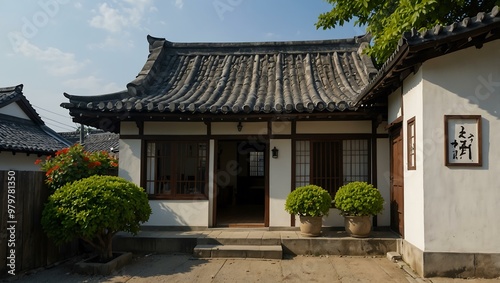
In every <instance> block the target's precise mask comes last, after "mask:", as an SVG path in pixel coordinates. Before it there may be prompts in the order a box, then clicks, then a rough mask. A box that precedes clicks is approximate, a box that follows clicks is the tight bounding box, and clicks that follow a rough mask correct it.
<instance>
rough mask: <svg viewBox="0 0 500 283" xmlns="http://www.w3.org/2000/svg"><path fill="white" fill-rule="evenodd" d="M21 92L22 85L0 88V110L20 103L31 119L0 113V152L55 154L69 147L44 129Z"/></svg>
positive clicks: (66, 142) (42, 123)
mask: <svg viewBox="0 0 500 283" xmlns="http://www.w3.org/2000/svg"><path fill="white" fill-rule="evenodd" d="M22 90H23V85H18V86H15V87H6V88H0V108H3V107H5V106H7V105H9V104H11V103H17V105H18V106H19V107H20V108H21V109H22V110H23V111H24V113H25V114H26V115H27V116H28V117H29V118H30V120H28V119H23V118H20V117H15V116H10V115H6V114H0V151H12V152H23V153H34V154H52V153H54V152H56V151H58V150H59V149H61V148H64V147H67V146H69V144H70V143H69V142H68V141H67V140H65V139H64V138H63V137H61V136H60V135H58V134H57V133H56V132H54V131H53V130H52V129H50V128H48V127H47V126H45V123H44V122H43V120H42V119H41V118H40V116H39V115H38V114H37V113H36V111H35V109H34V108H33V107H32V105H31V104H30V103H29V101H28V100H27V99H26V97H25V96H24V95H23V93H22Z"/></svg>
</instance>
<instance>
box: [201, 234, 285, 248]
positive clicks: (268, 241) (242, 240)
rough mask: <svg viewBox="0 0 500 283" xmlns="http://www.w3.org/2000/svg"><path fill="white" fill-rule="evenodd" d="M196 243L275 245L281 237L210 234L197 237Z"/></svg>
mask: <svg viewBox="0 0 500 283" xmlns="http://www.w3.org/2000/svg"><path fill="white" fill-rule="evenodd" d="M197 244H198V245H237V246H276V245H281V237H280V236H279V235H277V236H276V235H275V236H273V235H272V234H271V235H266V236H264V237H263V236H256V237H251V236H244V237H239V236H238V235H236V236H232V237H229V236H226V235H221V236H217V237H211V236H210V235H209V236H207V237H205V238H198V240H197Z"/></svg>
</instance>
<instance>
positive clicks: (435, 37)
mask: <svg viewBox="0 0 500 283" xmlns="http://www.w3.org/2000/svg"><path fill="white" fill-rule="evenodd" d="M499 38H500V14H499V7H498V6H495V7H493V9H492V10H491V12H489V13H485V12H481V13H478V14H477V15H476V16H475V17H472V18H464V19H463V20H462V21H461V22H456V23H453V24H451V25H448V26H441V25H437V26H435V27H434V28H433V29H430V30H424V31H422V32H419V31H417V30H415V29H413V30H412V31H410V32H406V33H404V34H403V37H402V38H401V39H400V40H399V43H398V46H397V48H396V50H395V51H394V52H393V54H392V55H391V56H390V57H389V59H388V60H387V61H386V62H385V63H384V65H382V67H381V68H380V70H379V71H378V73H377V74H376V75H375V76H374V77H373V79H372V80H371V81H370V83H369V84H367V85H366V86H365V87H364V88H363V89H362V91H361V95H360V96H358V99H357V100H356V101H355V102H356V104H358V103H360V102H366V101H370V100H373V99H375V98H377V97H378V96H380V95H382V94H384V93H385V94H387V93H390V92H392V91H393V90H394V89H396V88H398V87H399V85H400V83H401V82H402V80H403V79H404V78H406V77H407V76H408V75H409V74H410V73H411V72H413V71H414V69H415V68H418V66H419V64H421V63H422V62H424V61H426V60H428V59H431V58H434V57H438V56H442V55H444V54H448V53H451V52H454V51H457V50H461V49H465V48H468V47H471V46H475V47H477V48H481V47H482V45H483V44H484V43H486V42H489V41H492V40H497V39H499Z"/></svg>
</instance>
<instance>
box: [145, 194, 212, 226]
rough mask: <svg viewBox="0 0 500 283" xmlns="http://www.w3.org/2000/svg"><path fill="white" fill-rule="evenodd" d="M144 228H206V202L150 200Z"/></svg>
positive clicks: (207, 203)
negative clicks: (149, 210)
mask: <svg viewBox="0 0 500 283" xmlns="http://www.w3.org/2000/svg"><path fill="white" fill-rule="evenodd" d="M149 205H150V206H151V210H152V211H153V213H152V214H151V216H150V217H149V221H148V222H147V223H144V225H146V226H190V227H208V224H209V223H208V208H209V202H208V200H150V201H149Z"/></svg>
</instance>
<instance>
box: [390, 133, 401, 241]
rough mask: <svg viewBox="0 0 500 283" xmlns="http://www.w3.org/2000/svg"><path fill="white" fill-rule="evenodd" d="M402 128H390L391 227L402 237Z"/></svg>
mask: <svg viewBox="0 0 500 283" xmlns="http://www.w3.org/2000/svg"><path fill="white" fill-rule="evenodd" d="M403 173H404V172H403V128H402V127H401V126H397V127H396V128H394V129H392V130H391V228H392V229H393V230H394V231H395V232H397V233H399V234H400V235H401V236H403V237H404V178H403Z"/></svg>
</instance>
